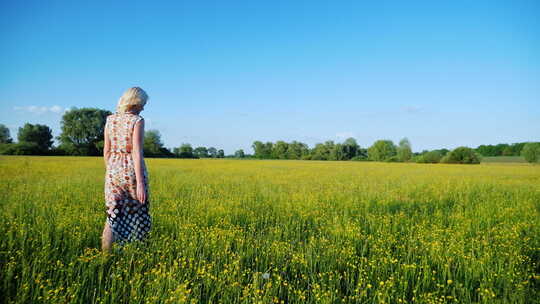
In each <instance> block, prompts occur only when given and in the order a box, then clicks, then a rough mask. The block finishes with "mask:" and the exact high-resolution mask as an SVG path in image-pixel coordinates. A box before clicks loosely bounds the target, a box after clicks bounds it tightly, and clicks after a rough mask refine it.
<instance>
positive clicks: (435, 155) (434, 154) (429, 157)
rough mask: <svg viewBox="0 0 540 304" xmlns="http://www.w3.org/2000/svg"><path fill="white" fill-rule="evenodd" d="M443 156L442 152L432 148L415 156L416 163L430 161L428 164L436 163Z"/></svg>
mask: <svg viewBox="0 0 540 304" xmlns="http://www.w3.org/2000/svg"><path fill="white" fill-rule="evenodd" d="M442 157H443V155H442V153H441V152H439V150H433V151H429V152H426V153H424V154H422V155H419V156H418V157H417V158H416V162H417V163H430V164H436V163H439V162H440V161H441V158H442Z"/></svg>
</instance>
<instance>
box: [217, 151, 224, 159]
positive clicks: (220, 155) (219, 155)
mask: <svg viewBox="0 0 540 304" xmlns="http://www.w3.org/2000/svg"><path fill="white" fill-rule="evenodd" d="M216 157H217V158H225V151H223V150H222V149H219V150H218V151H217V155H216Z"/></svg>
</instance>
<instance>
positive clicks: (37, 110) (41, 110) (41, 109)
mask: <svg viewBox="0 0 540 304" xmlns="http://www.w3.org/2000/svg"><path fill="white" fill-rule="evenodd" d="M13 110H15V111H18V112H28V113H32V114H36V115H42V114H46V113H54V114H61V113H63V112H65V111H67V110H68V109H67V108H63V107H61V106H58V105H54V106H51V107H46V106H24V107H13Z"/></svg>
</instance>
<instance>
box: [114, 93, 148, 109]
mask: <svg viewBox="0 0 540 304" xmlns="http://www.w3.org/2000/svg"><path fill="white" fill-rule="evenodd" d="M147 100H148V94H146V92H145V91H144V90H143V89H141V88H139V87H132V88H129V89H127V90H126V91H125V92H124V94H123V95H122V97H120V99H119V100H118V106H116V111H117V112H119V113H125V112H128V111H131V110H134V109H137V108H138V110H137V111H138V112H140V111H141V109H142V107H144V105H145V104H146V101H147Z"/></svg>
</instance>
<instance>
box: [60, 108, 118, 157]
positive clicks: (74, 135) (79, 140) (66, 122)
mask: <svg viewBox="0 0 540 304" xmlns="http://www.w3.org/2000/svg"><path fill="white" fill-rule="evenodd" d="M110 114H111V112H110V111H107V110H101V109H96V108H81V109H77V108H74V109H72V110H70V111H67V112H66V113H64V115H63V116H62V121H61V124H62V134H60V136H59V137H58V140H59V141H60V143H61V148H62V149H63V150H65V151H66V152H67V153H68V154H74V155H98V154H99V149H98V147H97V144H98V143H99V142H100V141H102V140H103V132H104V128H105V122H106V119H107V116H108V115H110Z"/></svg>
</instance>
